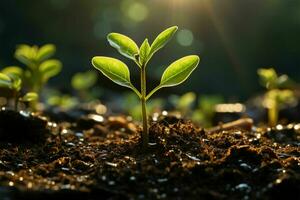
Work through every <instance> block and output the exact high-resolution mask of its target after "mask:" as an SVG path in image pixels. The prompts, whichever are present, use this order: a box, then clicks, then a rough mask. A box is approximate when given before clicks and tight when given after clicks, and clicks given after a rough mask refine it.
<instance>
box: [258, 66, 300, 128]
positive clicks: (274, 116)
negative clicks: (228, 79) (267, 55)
mask: <svg viewBox="0 0 300 200" xmlns="http://www.w3.org/2000/svg"><path fill="white" fill-rule="evenodd" d="M257 73H258V75H259V78H260V83H261V84H262V85H263V86H264V87H265V88H266V89H267V90H268V91H267V92H266V94H265V95H264V100H263V104H264V106H265V107H267V109H268V120H269V125H270V126H275V125H276V124H277V122H278V112H279V109H280V108H281V107H282V106H284V105H287V104H292V103H294V102H295V101H296V98H295V94H294V91H293V90H291V89H288V88H291V87H292V86H293V81H291V79H289V77H288V76H287V75H281V76H278V75H277V73H276V71H275V70H274V69H273V68H270V69H258V71H257Z"/></svg>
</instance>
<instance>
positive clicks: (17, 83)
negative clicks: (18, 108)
mask: <svg viewBox="0 0 300 200" xmlns="http://www.w3.org/2000/svg"><path fill="white" fill-rule="evenodd" d="M21 88H22V79H21V78H20V77H19V76H14V77H13V78H12V89H13V90H15V91H20V90H21Z"/></svg>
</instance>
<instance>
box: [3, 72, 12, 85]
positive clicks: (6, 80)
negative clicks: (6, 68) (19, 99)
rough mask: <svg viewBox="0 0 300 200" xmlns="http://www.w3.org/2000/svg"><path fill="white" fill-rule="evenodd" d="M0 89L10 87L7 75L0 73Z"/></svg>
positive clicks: (10, 83) (10, 81)
mask: <svg viewBox="0 0 300 200" xmlns="http://www.w3.org/2000/svg"><path fill="white" fill-rule="evenodd" d="M0 87H2V88H11V87H12V80H11V78H10V77H9V76H8V75H6V74H3V73H0Z"/></svg>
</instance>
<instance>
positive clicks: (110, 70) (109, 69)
mask: <svg viewBox="0 0 300 200" xmlns="http://www.w3.org/2000/svg"><path fill="white" fill-rule="evenodd" d="M92 64H93V66H94V67H95V68H96V69H98V70H99V71H100V72H101V73H102V74H103V75H104V76H106V77H107V78H109V79H110V80H112V81H113V82H115V83H116V84H118V85H121V86H124V87H128V88H131V89H132V90H133V91H134V92H135V93H136V94H137V95H138V96H139V97H140V96H141V94H140V92H139V91H138V90H137V89H136V88H135V87H134V86H133V85H132V84H131V81H130V72H129V69H128V67H127V65H126V64H125V63H123V62H122V61H120V60H118V59H115V58H110V57H104V56H96V57H93V59H92Z"/></svg>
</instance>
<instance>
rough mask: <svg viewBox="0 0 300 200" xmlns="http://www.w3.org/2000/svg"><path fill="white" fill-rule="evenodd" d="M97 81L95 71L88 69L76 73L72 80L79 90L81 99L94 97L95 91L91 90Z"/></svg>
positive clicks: (86, 99)
mask: <svg viewBox="0 0 300 200" xmlns="http://www.w3.org/2000/svg"><path fill="white" fill-rule="evenodd" d="M96 82H97V74H96V72H95V71H91V70H89V71H86V72H79V73H76V74H75V75H74V76H73V77H72V80H71V85H72V87H73V89H74V90H76V91H77V92H78V95H79V97H80V99H82V100H84V101H89V100H91V99H93V93H92V91H91V90H90V89H91V88H92V87H93V86H94V85H95V84H96Z"/></svg>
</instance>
